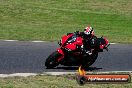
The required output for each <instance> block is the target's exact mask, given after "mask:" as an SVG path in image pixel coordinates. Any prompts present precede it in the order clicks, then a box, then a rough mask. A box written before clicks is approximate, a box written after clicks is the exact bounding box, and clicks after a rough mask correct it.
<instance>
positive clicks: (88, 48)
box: [75, 26, 97, 55]
mask: <svg viewBox="0 0 132 88" xmlns="http://www.w3.org/2000/svg"><path fill="white" fill-rule="evenodd" d="M75 33H77V34H78V35H80V36H82V38H83V45H82V46H81V47H80V48H81V49H82V50H83V51H84V52H85V53H86V54H88V55H92V53H93V51H94V49H95V48H97V37H96V36H95V35H94V30H93V28H92V27H91V26H87V27H86V28H85V29H84V31H83V32H79V31H77V32H75Z"/></svg>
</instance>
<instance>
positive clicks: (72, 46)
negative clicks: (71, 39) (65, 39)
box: [65, 43, 76, 50]
mask: <svg viewBox="0 0 132 88" xmlns="http://www.w3.org/2000/svg"><path fill="white" fill-rule="evenodd" d="M65 47H66V48H67V49H70V50H75V49H76V44H75V43H71V44H68V45H66V46H65Z"/></svg>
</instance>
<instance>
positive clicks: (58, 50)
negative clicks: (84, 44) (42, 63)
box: [57, 48, 64, 62]
mask: <svg viewBox="0 0 132 88" xmlns="http://www.w3.org/2000/svg"><path fill="white" fill-rule="evenodd" d="M57 52H58V53H59V54H61V57H59V58H58V59H57V61H58V62H60V61H61V60H62V59H63V58H64V52H63V51H62V49H61V48H58V49H57Z"/></svg>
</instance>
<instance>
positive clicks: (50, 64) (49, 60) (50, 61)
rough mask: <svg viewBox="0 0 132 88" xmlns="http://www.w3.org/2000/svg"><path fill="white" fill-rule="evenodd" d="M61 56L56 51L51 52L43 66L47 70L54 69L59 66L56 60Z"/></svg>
mask: <svg viewBox="0 0 132 88" xmlns="http://www.w3.org/2000/svg"><path fill="white" fill-rule="evenodd" d="M61 56H62V55H61V54H60V53H58V52H57V51H55V52H53V53H52V54H51V55H50V56H49V57H48V58H47V59H46V62H45V66H46V67H47V68H49V69H51V68H54V67H56V66H58V65H59V63H58V61H57V60H58V58H60V57H61Z"/></svg>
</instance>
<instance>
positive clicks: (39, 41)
mask: <svg viewBox="0 0 132 88" xmlns="http://www.w3.org/2000/svg"><path fill="white" fill-rule="evenodd" d="M3 41H7V42H16V41H19V40H3ZM29 42H30V41H29ZM31 42H34V43H41V42H47V41H41V40H38V41H31ZM110 44H111V45H114V44H117V43H110Z"/></svg>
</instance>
